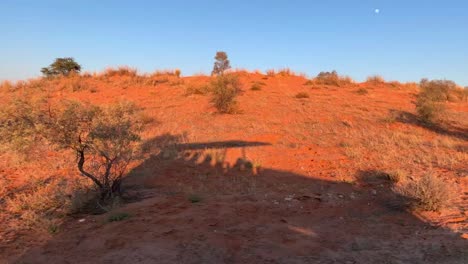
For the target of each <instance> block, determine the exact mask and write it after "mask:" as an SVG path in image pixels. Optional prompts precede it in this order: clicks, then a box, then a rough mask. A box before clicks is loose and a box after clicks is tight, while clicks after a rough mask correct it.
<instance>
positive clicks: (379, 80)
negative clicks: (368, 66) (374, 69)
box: [366, 75, 385, 85]
mask: <svg viewBox="0 0 468 264" xmlns="http://www.w3.org/2000/svg"><path fill="white" fill-rule="evenodd" d="M366 82H367V83H370V84H373V85H378V84H383V83H385V79H384V78H383V77H382V76H380V75H372V76H369V77H367V80H366Z"/></svg>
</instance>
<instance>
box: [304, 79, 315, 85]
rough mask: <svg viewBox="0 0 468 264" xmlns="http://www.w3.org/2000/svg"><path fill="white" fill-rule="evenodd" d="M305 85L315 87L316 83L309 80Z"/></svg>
mask: <svg viewBox="0 0 468 264" xmlns="http://www.w3.org/2000/svg"><path fill="white" fill-rule="evenodd" d="M304 85H314V81H312V80H307V81H306V82H305V83H304Z"/></svg>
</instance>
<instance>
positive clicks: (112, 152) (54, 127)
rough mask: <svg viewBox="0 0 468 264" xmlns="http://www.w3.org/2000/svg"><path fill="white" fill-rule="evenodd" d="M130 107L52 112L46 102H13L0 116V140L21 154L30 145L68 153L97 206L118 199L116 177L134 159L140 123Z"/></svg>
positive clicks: (68, 106) (72, 106) (70, 107)
mask: <svg viewBox="0 0 468 264" xmlns="http://www.w3.org/2000/svg"><path fill="white" fill-rule="evenodd" d="M137 111H138V109H137V108H136V107H135V106H134V105H133V104H130V103H119V104H116V105H111V106H109V107H105V108H102V107H98V106H93V105H83V104H81V103H78V102H67V103H64V105H63V106H61V107H57V108H52V107H51V106H50V104H49V102H45V103H43V102H39V103H36V104H34V103H31V102H25V101H24V100H23V101H21V100H20V101H17V102H14V103H13V104H12V105H11V106H10V107H9V108H7V110H3V111H0V136H1V139H0V140H2V141H3V142H5V144H11V142H10V141H13V142H14V141H19V142H18V143H19V144H13V145H12V146H15V148H14V149H21V147H22V146H28V145H30V144H31V143H32V142H34V143H35V144H38V143H40V142H42V143H43V144H49V145H52V146H55V147H57V148H59V149H69V150H72V151H73V152H74V154H75V155H76V156H75V157H74V159H72V160H75V161H76V165H77V167H78V170H79V172H80V173H81V175H82V176H84V177H86V178H88V179H89V180H91V181H92V182H93V183H94V184H95V186H96V188H97V189H98V191H99V193H100V198H101V200H103V201H104V200H107V199H110V198H113V197H115V196H118V195H120V192H121V190H120V188H121V181H122V176H123V175H124V173H126V169H127V167H128V165H129V163H130V162H131V161H132V160H133V159H134V158H135V154H136V151H137V148H138V141H139V139H140V137H139V133H140V132H141V129H142V125H143V124H142V122H141V120H139V119H138V117H139V116H138V115H137Z"/></svg>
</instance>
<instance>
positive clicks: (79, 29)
mask: <svg viewBox="0 0 468 264" xmlns="http://www.w3.org/2000/svg"><path fill="white" fill-rule="evenodd" d="M375 9H380V13H378V14H377V13H376V12H375ZM0 14H2V16H1V23H0V33H1V38H2V39H1V41H0V79H12V80H17V79H23V78H29V77H34V76H38V75H40V68H41V67H44V66H47V65H49V64H50V63H51V62H52V61H53V60H54V59H55V58H56V57H69V56H70V57H74V58H75V59H76V60H77V61H78V62H79V63H80V64H81V65H82V66H83V69H84V70H85V71H100V70H103V69H104V68H106V67H109V66H118V65H128V66H131V67H135V68H137V69H139V70H140V71H141V72H151V71H153V70H155V69H171V68H180V69H181V70H182V74H184V75H190V74H193V73H197V72H205V73H209V72H210V70H211V68H212V65H213V57H214V54H215V52H216V51H217V50H224V51H226V52H227V53H228V55H229V57H230V59H231V64H232V66H233V67H234V68H247V69H252V70H253V69H260V70H266V69H271V68H283V67H289V68H291V69H292V70H295V71H297V72H304V73H306V74H308V75H310V76H314V75H316V74H317V73H318V72H320V71H330V70H337V71H338V72H339V73H341V74H345V75H350V76H351V77H353V78H355V79H357V80H363V79H365V78H366V77H367V76H369V75H373V74H380V75H382V76H383V77H385V78H386V79H389V80H400V81H419V80H420V79H421V78H423V77H428V78H433V79H444V78H445V79H452V80H454V81H456V82H457V83H459V84H461V85H468V1H466V0H458V1H454V0H445V1H442V0H439V1H432V0H406V1H403V0H373V1H370V0H369V1H367V0H359V1H357V0H328V1H324V0H321V1H313V0H289V1H275V0H269V1H267V0H249V1H243V0H236V1H235V0H231V1H222V0H218V1H208V0H197V1H188V0H186V1H180V0H172V1H167V0H166V1H142V0H133V1H118V0H114V1H106V0H93V1H90V0H79V1H63V0H61V1H52V0H42V1H37V0H34V1H33V0H30V1H24V0H1V1H0Z"/></svg>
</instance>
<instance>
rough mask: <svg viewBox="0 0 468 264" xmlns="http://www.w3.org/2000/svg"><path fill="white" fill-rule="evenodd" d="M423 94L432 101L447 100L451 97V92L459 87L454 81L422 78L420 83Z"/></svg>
mask: <svg viewBox="0 0 468 264" xmlns="http://www.w3.org/2000/svg"><path fill="white" fill-rule="evenodd" d="M419 87H420V89H421V94H422V95H423V96H424V97H427V98H428V99H430V100H432V101H445V100H448V99H449V93H450V91H452V90H455V89H456V88H457V85H456V84H455V83H454V82H453V81H449V80H431V81H429V80H427V79H422V80H421V82H420V83H419Z"/></svg>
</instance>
